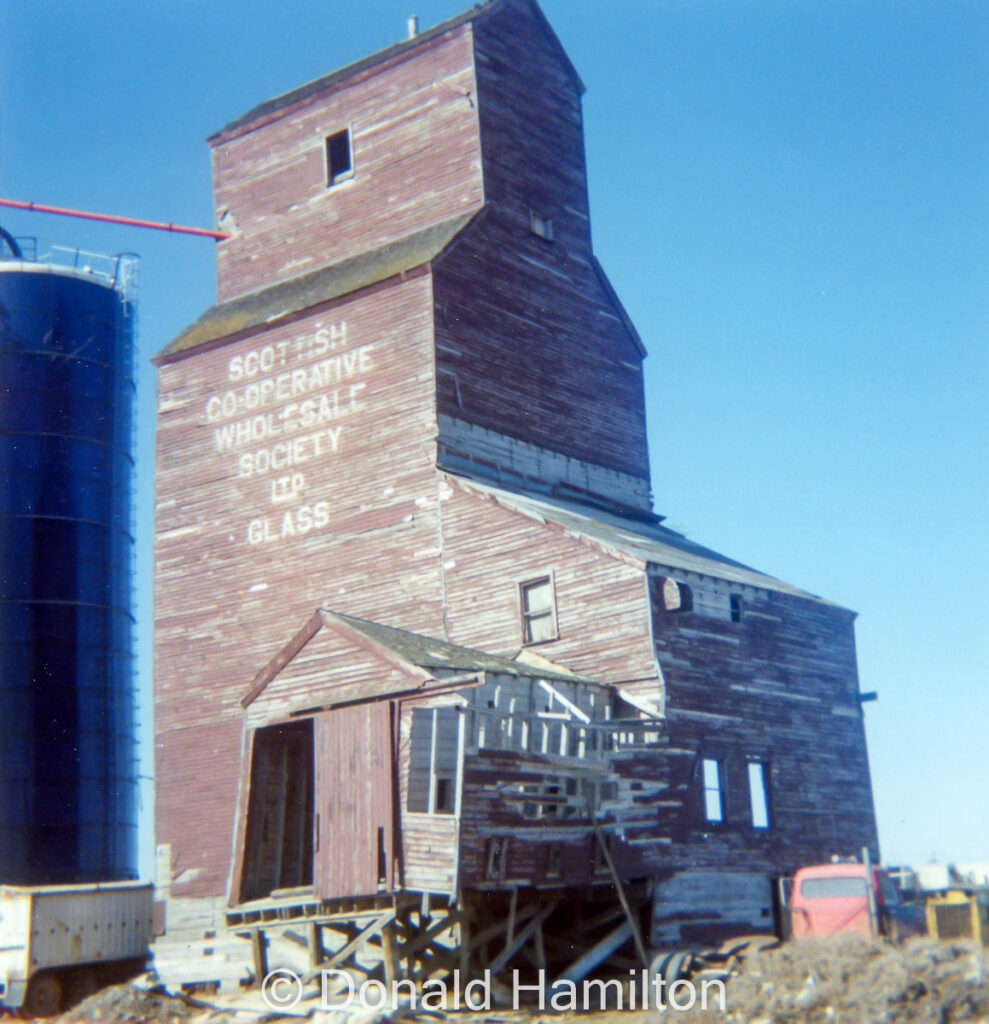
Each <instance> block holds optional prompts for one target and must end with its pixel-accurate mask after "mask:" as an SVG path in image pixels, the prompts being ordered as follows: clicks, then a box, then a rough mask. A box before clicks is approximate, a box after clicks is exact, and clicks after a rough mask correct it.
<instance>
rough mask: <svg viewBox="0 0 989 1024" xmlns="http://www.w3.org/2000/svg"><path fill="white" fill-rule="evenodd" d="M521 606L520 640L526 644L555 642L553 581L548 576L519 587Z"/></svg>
mask: <svg viewBox="0 0 989 1024" xmlns="http://www.w3.org/2000/svg"><path fill="white" fill-rule="evenodd" d="M519 593H520V599H521V604H522V639H523V641H524V642H525V643H527V644H538V643H542V642H544V641H546V640H555V639H556V636H557V632H556V608H555V602H554V600H553V581H552V579H551V578H550V577H549V576H543V577H542V578H541V579H538V580H529V581H528V582H527V583H522V584H520V586H519Z"/></svg>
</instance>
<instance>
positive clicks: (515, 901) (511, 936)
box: [505, 886, 519, 947]
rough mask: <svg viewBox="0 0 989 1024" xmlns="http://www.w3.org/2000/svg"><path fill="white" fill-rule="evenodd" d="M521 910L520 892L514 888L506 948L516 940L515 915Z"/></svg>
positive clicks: (510, 903) (510, 904)
mask: <svg viewBox="0 0 989 1024" xmlns="http://www.w3.org/2000/svg"><path fill="white" fill-rule="evenodd" d="M518 909H519V890H518V888H517V887H516V886H512V898H511V900H510V901H509V903H508V931H507V932H506V934H505V946H506V947H507V946H510V945H511V944H512V940H513V939H514V938H515V915H516V914H517V913H518Z"/></svg>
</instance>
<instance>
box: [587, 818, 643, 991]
mask: <svg viewBox="0 0 989 1024" xmlns="http://www.w3.org/2000/svg"><path fill="white" fill-rule="evenodd" d="M587 813H588V814H590V816H591V824H592V825H593V826H594V834H595V836H597V841H598V845H599V846H600V847H601V853H602V854H603V855H604V860H605V863H606V864H607V865H608V870H609V871H610V872H611V878H612V881H613V882H614V883H615V888H616V889H617V890H618V898H619V899H620V900H621V904H622V909H623V910H624V911H625V916H626V917H627V918H628V923H629V925H630V926H631V929H632V939H633V940H634V942H635V951H636V952H637V953H638V954H639V959H640V960H641V961H642V966H643V967H644V968H645V969H646V970H647V971H648V970H649V954H648V953H647V952H646V947H645V945H644V944H643V942H642V932H641V931H640V930H639V922H638V920H637V919H636V917H635V915H634V914H633V913H632V908H631V907H630V906H629V903H628V899H627V898H626V896H625V887H624V886H623V885H622V880H621V879H620V878H619V877H618V872H617V871H616V870H615V862H614V861H613V860H612V859H611V851H610V850H609V849H608V844H607V843H606V842H605V841H604V834H603V833H602V832H601V827H600V826H599V825H598V820H597V816H596V815H595V814H594V810H593V808H592V807H591V806H590V802H588V806H587Z"/></svg>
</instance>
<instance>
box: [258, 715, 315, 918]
mask: <svg viewBox="0 0 989 1024" xmlns="http://www.w3.org/2000/svg"><path fill="white" fill-rule="evenodd" d="M241 878H242V881H241V887H240V889H241V891H240V899H241V902H244V901H247V900H256V899H261V898H262V897H264V896H270V895H271V893H272V892H274V891H275V890H276V889H295V888H299V887H300V886H308V885H312V881H313V723H312V719H306V720H305V721H301V722H293V723H292V724H290V725H273V726H269V727H267V728H265V729H258V730H257V731H256V732H255V733H254V742H253V748H252V752H251V789H250V798H249V800H248V805H247V830H246V833H245V838H244V868H243V874H242V876H241Z"/></svg>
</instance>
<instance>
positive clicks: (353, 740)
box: [314, 701, 395, 898]
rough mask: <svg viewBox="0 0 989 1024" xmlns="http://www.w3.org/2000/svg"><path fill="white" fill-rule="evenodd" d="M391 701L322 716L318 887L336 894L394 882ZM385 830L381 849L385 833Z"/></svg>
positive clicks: (318, 777)
mask: <svg viewBox="0 0 989 1024" xmlns="http://www.w3.org/2000/svg"><path fill="white" fill-rule="evenodd" d="M391 737H392V705H391V703H390V702H389V701H377V702H375V703H372V704H360V705H358V706H356V707H344V708H336V709H335V710H333V711H328V712H324V713H323V714H320V715H317V716H316V815H317V819H316V832H317V836H318V838H317V843H316V845H317V849H316V856H315V879H314V882H315V886H314V888H315V892H316V895H317V896H320V897H324V898H329V897H334V896H341V895H346V896H349V895H353V894H358V895H366V894H371V893H375V892H377V891H378V882H379V857H380V858H381V860H382V863H381V865H380V868H381V873H382V876H383V877H382V878H381V886H382V888H385V889H389V888H390V887H391V885H390V883H391V865H392V849H393V837H394V821H393V813H392V812H393V810H394V803H395V790H394V781H395V780H394V760H393V751H392V743H391ZM379 829H380V830H381V837H380V843H381V846H380V851H379V835H378V830H379Z"/></svg>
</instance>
